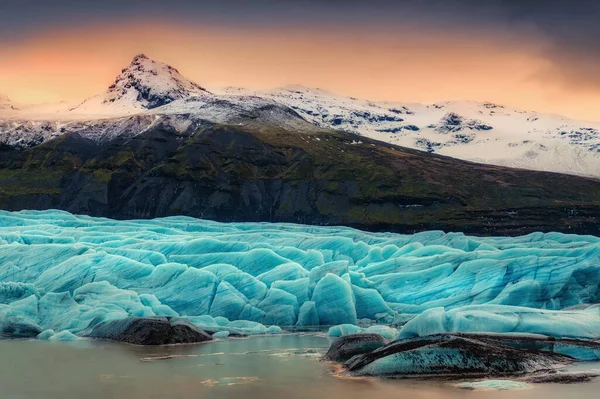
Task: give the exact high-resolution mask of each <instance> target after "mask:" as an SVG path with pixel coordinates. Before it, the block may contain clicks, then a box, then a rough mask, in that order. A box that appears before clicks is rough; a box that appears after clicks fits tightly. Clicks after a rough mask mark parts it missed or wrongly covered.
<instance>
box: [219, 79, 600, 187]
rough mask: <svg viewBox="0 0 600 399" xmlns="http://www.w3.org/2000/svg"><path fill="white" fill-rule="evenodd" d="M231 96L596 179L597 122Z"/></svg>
mask: <svg viewBox="0 0 600 399" xmlns="http://www.w3.org/2000/svg"><path fill="white" fill-rule="evenodd" d="M225 92H226V93H229V94H238V95H240V94H242V93H244V94H253V95H257V96H261V97H263V98H269V99H273V100H274V101H277V102H279V103H281V104H285V105H287V106H289V107H290V108H292V109H294V110H295V111H296V112H298V113H299V114H300V115H301V116H302V117H303V118H305V119H307V120H308V121H310V122H312V123H314V124H316V125H317V126H321V127H328V128H334V129H339V130H344V131H349V132H353V133H356V134H359V135H363V136H367V137H370V138H374V139H377V140H381V141H385V142H389V143H392V144H397V145H401V146H404V147H410V148H416V149H420V150H423V151H428V152H434V153H439V154H442V155H448V156H452V157H455V158H460V159H464V160H469V161H474V162H480V163H487V164H494V165H503V166H510V167H518V168H525V169H533V170H543V171H551V172H559V173H571V174H578V175H588V176H600V123H597V122H582V121H575V120H571V119H568V118H565V117H561V116H557V115H548V114H540V113H537V112H531V111H523V110H518V109H511V108H509V107H505V106H502V105H498V104H493V103H490V102H483V103H481V102H473V101H447V102H439V103H435V104H414V103H398V102H375V101H368V100H360V99H356V98H353V97H343V96H336V95H334V94H331V93H329V92H327V91H324V90H321V89H310V88H306V87H302V86H297V85H295V86H291V87H290V86H286V87H283V88H280V89H276V90H272V91H264V92H250V91H244V90H243V89H233V88H228V89H226V90H225Z"/></svg>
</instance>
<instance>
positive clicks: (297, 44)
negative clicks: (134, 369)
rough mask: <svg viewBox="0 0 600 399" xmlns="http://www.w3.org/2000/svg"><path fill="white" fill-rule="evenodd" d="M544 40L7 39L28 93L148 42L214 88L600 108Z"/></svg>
mask: <svg viewBox="0 0 600 399" xmlns="http://www.w3.org/2000/svg"><path fill="white" fill-rule="evenodd" d="M543 45H544V44H543V43H541V42H536V41H535V40H528V41H518V40H517V39H515V38H514V37H510V36H508V35H506V36H505V37H503V36H501V35H499V34H498V32H485V33H482V34H480V35H478V36H473V35H471V36H469V35H466V34H465V33H463V32H457V33H448V32H441V31H440V32H438V31H436V30H435V29H427V30H422V31H421V30H418V29H417V28H415V27H406V28H401V27H400V28H395V29H380V30H369V31H365V30H361V29H356V30H353V29H351V27H348V26H346V27H333V28H331V27H329V28H327V27H323V26H316V27H314V28H311V29H298V28H294V27H291V28H280V29H278V30H277V31H273V30H271V29H269V28H258V27H237V28H232V27H226V28H225V27H219V26H210V25H206V26H192V24H190V25H182V24H175V23H168V22H167V23H165V22H153V21H150V20H148V21H143V22H137V23H135V24H131V23H129V24H126V23H114V24H109V25H107V24H102V25H98V24H96V25H90V26H87V27H81V26H79V27H73V28H61V29H48V30H46V31H43V32H40V33H39V34H37V35H33V36H29V37H27V38H25V39H22V40H19V41H16V42H3V43H0V52H1V53H2V54H3V61H2V63H0V92H4V93H5V94H7V95H8V96H9V97H10V98H11V99H13V101H15V102H20V103H45V102H56V101H77V100H80V99H84V98H86V97H89V96H91V95H94V94H97V93H100V92H102V91H104V90H105V89H106V87H107V86H108V85H109V84H110V83H111V82H112V80H113V79H114V76H115V75H116V74H118V72H119V71H120V69H121V68H123V67H124V66H126V65H127V64H128V63H129V61H130V60H131V58H132V57H133V55H135V54H137V53H140V52H144V53H147V54H149V55H150V56H152V57H153V58H156V59H159V60H163V61H165V62H167V63H169V64H171V65H174V66H175V67H177V68H178V69H179V70H180V72H181V73H182V74H184V75H185V76H187V77H189V78H190V79H192V80H194V81H196V82H197V83H199V84H201V85H203V86H206V87H208V88H209V89H215V88H218V87H225V86H241V87H245V88H249V89H258V90H260V89H270V88H273V87H278V86H283V85H287V84H302V85H305V86H309V87H319V88H324V89H327V90H330V91H332V92H335V93H338V94H342V95H348V96H355V97H359V98H366V99H371V100H395V101H403V102H436V101H444V100H476V101H492V102H496V103H502V104H508V105H512V106H515V107H519V108H524V109H533V110H537V111H541V112H550V113H559V114H563V115H566V116H571V117H575V118H582V119H590V120H600V116H599V115H598V113H597V111H596V110H597V109H598V108H599V106H600V92H599V91H597V90H585V89H584V88H582V87H579V86H577V85H574V84H573V83H572V82H566V83H565V82H564V81H562V80H561V77H560V76H558V75H557V74H556V73H554V72H553V69H552V64H551V63H550V62H549V61H548V60H546V59H544V57H543V56H542V53H541V51H538V50H540V49H542V48H543Z"/></svg>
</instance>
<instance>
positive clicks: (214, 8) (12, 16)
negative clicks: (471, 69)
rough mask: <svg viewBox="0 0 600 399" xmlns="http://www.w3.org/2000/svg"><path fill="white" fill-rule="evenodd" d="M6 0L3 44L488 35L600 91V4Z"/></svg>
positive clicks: (0, 28) (599, 0)
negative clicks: (271, 33)
mask: <svg viewBox="0 0 600 399" xmlns="http://www.w3.org/2000/svg"><path fill="white" fill-rule="evenodd" d="M0 1H1V2H2V7H1V12H0V38H1V39H0V40H19V39H20V38H23V37H27V36H28V35H35V34H36V33H37V32H38V31H39V30H40V29H41V28H44V27H48V28H52V27H57V26H60V27H69V26H80V25H85V24H87V23H90V22H104V21H111V20H114V21H116V20H118V21H132V20H136V19H159V20H160V19H164V20H175V21H179V20H180V21H182V22H184V23H192V24H205V23H206V24H222V25H223V26H242V25H250V26H269V27H271V26H272V27H277V26H297V27H303V26H312V25H315V24H316V25H324V26H327V27H334V28H335V27H336V26H337V27H339V26H344V27H345V28H348V27H350V28H354V29H371V28H372V29H388V30H393V29H398V28H402V27H403V26H406V25H411V26H416V27H418V28H419V30H420V31H421V30H422V31H425V32H428V31H431V32H433V33H436V34H440V32H444V30H451V31H455V32H457V33H464V34H468V35H477V34H478V33H479V32H483V31H485V32H487V33H490V32H491V33H494V34H496V35H500V36H503V35H504V36H506V37H510V38H512V39H513V40H514V41H515V43H517V42H519V40H522V41H537V42H539V43H540V46H542V47H541V55H542V56H543V57H545V58H546V59H547V60H548V61H549V67H548V69H547V70H544V71H540V75H539V77H540V78H553V77H554V78H558V79H559V80H560V81H562V82H564V83H565V84H568V85H577V86H578V87H588V86H589V87H592V86H595V87H598V86H600V73H598V72H600V45H599V43H600V23H599V22H598V21H600V0H579V1H577V0H571V1H567V0H560V1H559V0H478V1H475V0H405V1H401V0H369V1H358V0H218V1H202V0H197V1H184V0H171V1H164V0H129V1H127V0H103V1H81V0H80V1H74V0H53V1H48V0H0ZM473 37H476V36H473ZM515 39H516V40H515ZM536 50H540V49H539V48H538V49H536ZM532 51H533V50H532Z"/></svg>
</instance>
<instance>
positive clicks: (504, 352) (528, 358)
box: [344, 334, 573, 377]
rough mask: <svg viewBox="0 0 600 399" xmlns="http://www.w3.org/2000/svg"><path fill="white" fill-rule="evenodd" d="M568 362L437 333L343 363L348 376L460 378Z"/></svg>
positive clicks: (538, 369)
mask: <svg viewBox="0 0 600 399" xmlns="http://www.w3.org/2000/svg"><path fill="white" fill-rule="evenodd" d="M572 362H573V359H572V358H570V357H567V356H563V355H559V354H555V353H547V352H535V351H527V350H521V349H515V348H513V347H510V346H507V345H504V344H503V343H502V342H501V341H494V340H493V339H492V338H490V339H486V340H482V339H478V338H477V337H469V336H461V335H452V334H440V335H432V336H428V337H422V338H414V339H405V340H398V341H395V342H392V343H390V344H388V345H386V346H383V347H381V348H378V349H376V350H374V351H372V352H370V353H366V354H362V355H358V356H355V357H353V358H351V359H350V360H348V361H347V362H346V363H345V364H344V365H345V367H346V368H347V369H348V371H349V372H350V374H352V375H370V376H387V377H420V376H444V377H464V376H466V375H469V376H500V375H520V374H525V373H533V372H541V371H548V370H554V369H556V368H558V367H562V366H566V365H568V364H571V363H572Z"/></svg>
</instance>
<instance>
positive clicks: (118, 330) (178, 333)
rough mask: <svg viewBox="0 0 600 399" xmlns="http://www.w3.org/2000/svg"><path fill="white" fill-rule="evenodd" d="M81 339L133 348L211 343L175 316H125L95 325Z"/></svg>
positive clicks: (205, 334)
mask: <svg viewBox="0 0 600 399" xmlns="http://www.w3.org/2000/svg"><path fill="white" fill-rule="evenodd" d="M82 335H83V336H85V337H88V338H95V339H105V340H110V341H118V342H126V343H129V344H134V345H169V344H191V343H197V342H205V341H210V340H212V337H211V336H210V335H208V334H207V333H206V332H204V331H202V330H200V329H199V328H198V327H196V326H194V325H193V324H192V323H190V322H189V321H187V320H185V319H180V318H177V317H174V318H168V317H128V318H125V319H120V320H111V321H106V322H102V323H99V324H97V325H95V326H94V327H93V328H91V329H90V330H89V331H85V332H83V333H82Z"/></svg>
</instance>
